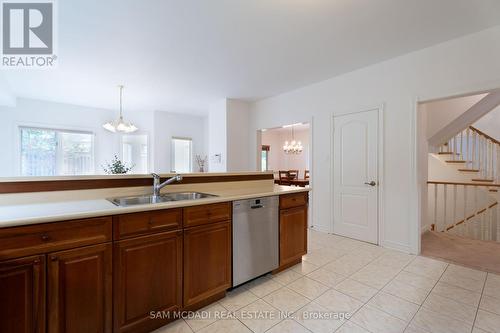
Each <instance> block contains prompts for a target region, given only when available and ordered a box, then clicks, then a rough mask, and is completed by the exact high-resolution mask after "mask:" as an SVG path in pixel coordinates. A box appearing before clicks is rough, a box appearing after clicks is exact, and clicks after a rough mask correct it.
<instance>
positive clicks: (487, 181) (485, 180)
mask: <svg viewBox="0 0 500 333" xmlns="http://www.w3.org/2000/svg"><path fill="white" fill-rule="evenodd" d="M472 181H473V182H482V183H493V182H494V181H495V180H494V179H473V180H472Z"/></svg>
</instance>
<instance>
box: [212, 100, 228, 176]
mask: <svg viewBox="0 0 500 333" xmlns="http://www.w3.org/2000/svg"><path fill="white" fill-rule="evenodd" d="M226 109H227V100H226V99H225V98H224V99H222V100H220V101H218V102H216V103H214V104H212V105H210V108H209V114H208V170H209V171H210V172H224V171H226V169H227V165H226V159H227V155H226V154H227V150H226V142H227V141H226Z"/></svg>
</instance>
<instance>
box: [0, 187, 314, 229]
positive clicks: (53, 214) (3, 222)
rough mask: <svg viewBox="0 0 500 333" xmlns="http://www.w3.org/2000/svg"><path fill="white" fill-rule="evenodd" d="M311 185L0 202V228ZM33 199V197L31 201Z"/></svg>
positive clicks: (266, 193)
mask: <svg viewBox="0 0 500 333" xmlns="http://www.w3.org/2000/svg"><path fill="white" fill-rule="evenodd" d="M310 190H311V188H303V187H290V186H279V185H274V186H272V187H261V188H258V187H249V188H246V187H239V188H224V189H223V188H215V189H214V190H212V191H210V190H209V191H207V190H203V191H202V192H205V193H210V194H215V195H217V197H211V198H205V199H199V200H184V201H171V202H165V203H157V204H146V205H136V206H129V207H118V206H115V205H114V204H112V203H111V202H109V201H107V200H106V199H105V197H104V198H93V199H85V200H66V201H64V200H60V201H52V202H36V203H29V204H7V205H0V228H6V227H13V226H21V225H29V224H37V223H46V222H56V221H62V220H72V219H81V218H89V217H97V216H106V215H116V214H124V213H133V212H140V211H148V210H157V209H166V208H177V207H186V206H196V205H203V204H210V203H217V202H227V201H234V200H241V199H250V198H256V197H264V196H272V195H281V194H287V193H296V192H307V191H310ZM28 201H33V200H28Z"/></svg>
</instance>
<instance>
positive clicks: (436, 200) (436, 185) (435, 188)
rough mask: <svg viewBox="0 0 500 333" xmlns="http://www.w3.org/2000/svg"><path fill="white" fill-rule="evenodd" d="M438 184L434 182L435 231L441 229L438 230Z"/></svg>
mask: <svg viewBox="0 0 500 333" xmlns="http://www.w3.org/2000/svg"><path fill="white" fill-rule="evenodd" d="M437 198H438V184H434V230H435V231H439V230H438V220H437V219H438V218H437V216H438V214H437V211H438V206H437V205H438V199H437Z"/></svg>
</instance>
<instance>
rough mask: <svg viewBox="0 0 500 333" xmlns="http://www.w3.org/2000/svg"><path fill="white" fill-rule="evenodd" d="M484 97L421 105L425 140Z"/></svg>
mask: <svg viewBox="0 0 500 333" xmlns="http://www.w3.org/2000/svg"><path fill="white" fill-rule="evenodd" d="M486 95H487V94H479V95H472V96H465V97H458V98H451V99H445V100H439V101H433V102H429V103H424V104H422V105H421V108H422V111H423V112H426V113H427V138H428V139H429V138H431V137H432V136H434V135H436V134H437V133H438V132H439V131H440V130H442V129H443V128H444V127H445V126H446V125H448V124H449V123H451V122H452V121H453V120H455V119H457V118H458V117H459V116H460V115H462V114H463V113H464V112H465V111H467V110H469V109H470V107H471V106H473V105H474V104H476V103H477V102H479V100H480V99H482V98H483V97H484V96H486Z"/></svg>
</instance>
